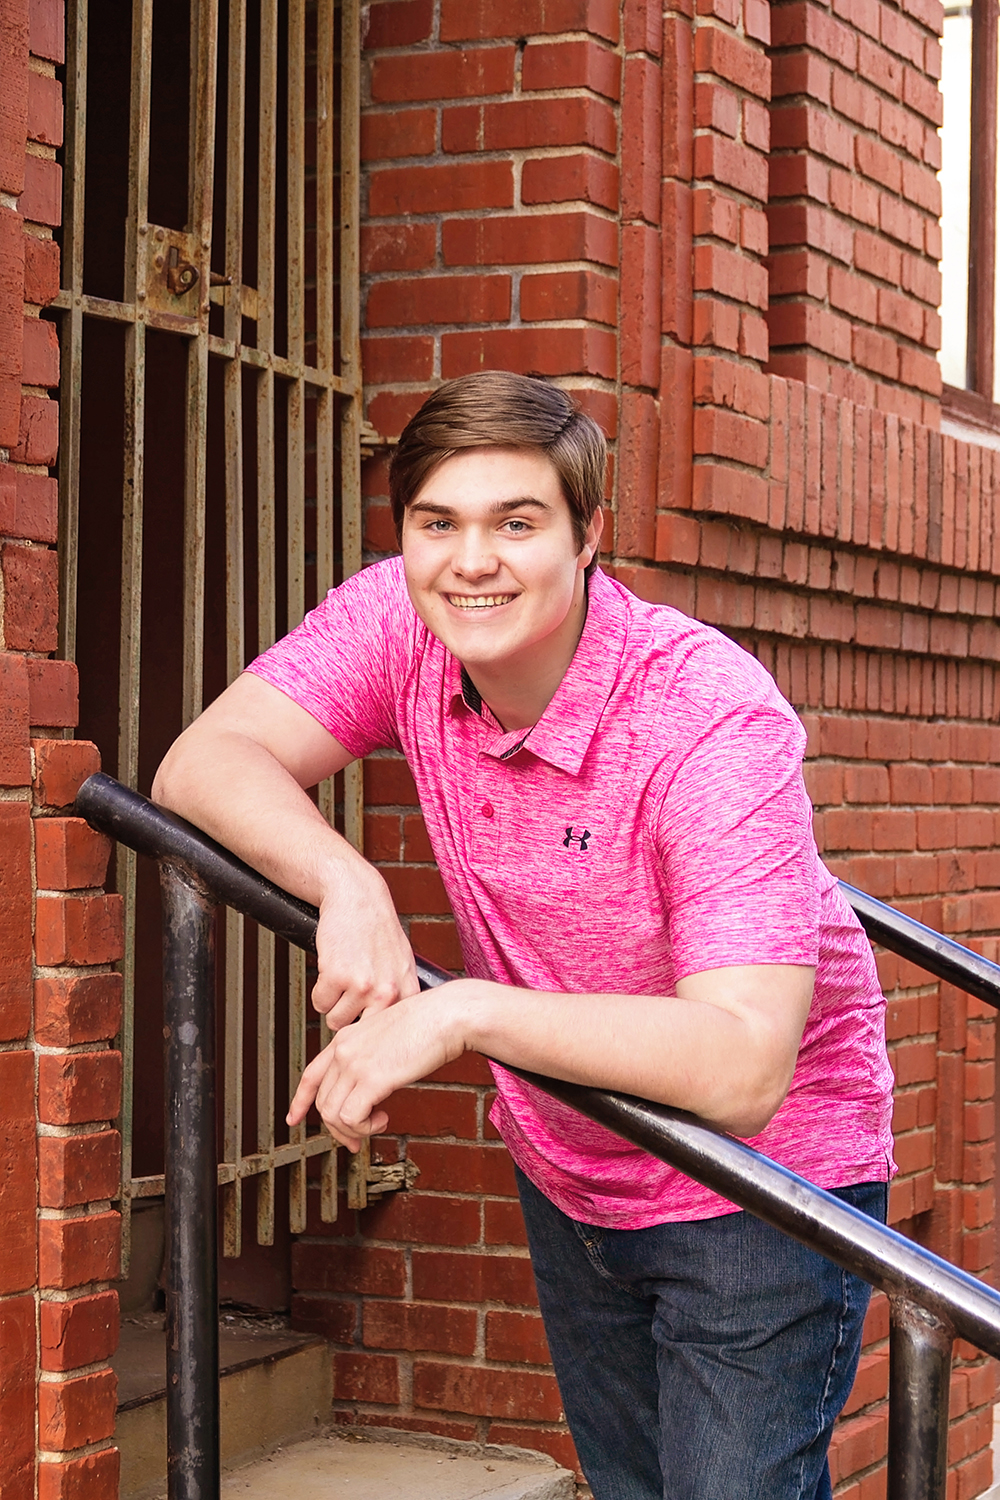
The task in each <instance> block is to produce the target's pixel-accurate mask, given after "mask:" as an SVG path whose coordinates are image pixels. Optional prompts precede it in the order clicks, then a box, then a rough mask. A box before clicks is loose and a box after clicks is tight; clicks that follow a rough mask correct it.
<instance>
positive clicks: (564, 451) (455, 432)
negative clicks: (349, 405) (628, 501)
mask: <svg viewBox="0 0 1000 1500" xmlns="http://www.w3.org/2000/svg"><path fill="white" fill-rule="evenodd" d="M464 448H527V449H533V450H534V451H535V452H538V453H543V454H544V455H545V457H546V458H547V459H549V460H550V462H551V463H552V465H553V467H554V468H555V470H556V473H557V474H558V475H559V480H560V483H561V485H562V491H563V495H564V496H565V498H566V503H567V505H568V506H569V510H570V518H571V520H572V523H573V535H574V536H575V537H576V541H577V545H578V546H579V547H581V548H582V547H583V543H584V538H585V536H586V532H587V527H588V526H589V525H590V522H591V520H592V519H593V516H594V512H595V511H596V510H597V508H598V506H599V505H600V503H601V500H602V499H603V496H604V472H605V467H606V464H607V445H606V443H605V441H604V434H603V433H602V432H601V429H600V428H599V427H598V425H597V423H596V422H595V421H593V420H592V418H590V417H588V416H587V415H586V413H585V412H583V411H581V410H580V407H579V406H578V404H577V403H576V402H575V401H574V400H573V398H572V397H571V396H570V395H568V394H567V392H566V391H563V390H560V388H559V387H558V386H557V385H552V384H551V383H550V382H549V381H547V380H543V379H541V378H540V377H538V376H535V375H513V374H511V373H509V372H508V371H506V370H479V371H477V372H476V373H475V374H474V375H460V376H459V377H458V379H457V380H449V381H447V382H446V383H445V384H444V385H442V386H439V387H438V389H437V390H436V391H435V392H434V394H433V395H431V396H428V398H427V400H426V401H425V402H424V404H423V406H422V407H421V408H420V410H419V411H418V412H416V413H415V415H414V416H412V417H411V418H410V420H409V422H407V424H406V426H405V427H404V429H403V434H402V436H401V438H400V439H399V446H398V447H397V449H396V451H395V453H394V454H393V456H392V462H391V463H390V465H389V498H390V500H391V501H392V518H393V520H394V521H395V523H396V533H397V535H401V534H402V530H403V515H404V513H405V511H406V507H407V506H408V505H409V504H410V502H411V501H412V500H413V499H414V498H415V496H416V494H417V492H418V491H419V490H420V489H421V487H422V486H423V484H424V482H425V480H426V479H427V477H428V476H429V475H430V474H431V473H432V472H433V470H434V469H436V468H437V466H438V464H442V463H444V461H445V459H446V458H452V457H453V456H454V455H455V454H456V453H458V452H459V451H460V450H462V449H464ZM595 561H596V560H595ZM594 565H595V563H594V562H591V564H590V567H589V568H588V572H589V571H590V569H592V568H593V567H594Z"/></svg>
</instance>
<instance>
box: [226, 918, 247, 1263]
mask: <svg viewBox="0 0 1000 1500" xmlns="http://www.w3.org/2000/svg"><path fill="white" fill-rule="evenodd" d="M243 926H244V922H243V915H242V913H241V912H238V911H233V909H232V907H227V908H226V1030H225V1037H226V1054H225V1072H224V1075H223V1090H224V1092H223V1123H222V1155H223V1158H224V1161H225V1162H226V1164H227V1165H231V1166H232V1167H233V1175H232V1177H230V1178H227V1185H226V1187H225V1188H224V1190H223V1194H222V1253H223V1255H226V1256H230V1257H236V1256H238V1255H239V1254H240V1252H241V1250H242V1248H243V1190H242V1188H241V1186H240V1176H241V1174H240V1172H239V1170H238V1168H239V1163H240V1162H241V1160H242V1157H243V990H244V962H243Z"/></svg>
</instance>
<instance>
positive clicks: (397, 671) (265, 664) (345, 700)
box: [247, 558, 419, 757]
mask: <svg viewBox="0 0 1000 1500" xmlns="http://www.w3.org/2000/svg"><path fill="white" fill-rule="evenodd" d="M418 626H419V621H418V620H417V616H416V613H415V611H414V609H413V606H412V604H411V603H410V600H409V596H408V594H407V592H406V584H405V581H404V579H403V576H402V568H401V565H400V563H399V559H398V558H392V559H390V560H388V561H387V562H383V563H376V564H375V565H374V566H373V567H370V568H365V569H364V570H363V571H362V572H360V573H356V574H355V575H354V576H353V577H352V578H349V579H348V580H347V581H346V582H345V583H342V584H341V585H340V587H339V588H336V589H332V590H331V591H330V593H329V594H327V596H326V598H325V599H324V600H323V602H322V603H321V604H319V605H317V607H316V608H315V609H314V610H312V611H310V613H309V614H307V615H306V617H305V619H304V620H303V621H302V624H301V625H299V626H297V627H296V629H295V630H293V631H291V633H290V634H289V635H286V636H285V637H284V638H283V639H282V640H280V641H278V642H277V643H276V644H275V645H274V646H272V647H271V648H270V650H269V651H265V652H264V653H263V655H262V656H258V657H257V659H256V661H253V662H251V663H250V665H249V667H248V668H247V671H248V672H252V673H253V674H254V676H255V677H260V678H262V679H263V680H264V681H265V682H269V683H270V684H271V686H272V687H276V688H278V689H280V691H281V692H283V693H285V694H286V695H287V696H288V697H289V698H291V699H292V700H293V702H295V703H297V704H299V706H300V707H301V708H304V709H306V711H307V712H308V713H311V714H312V716H313V718H314V719H316V720H317V721H318V722H319V723H320V724H322V726H323V728H324V729H326V730H328V731H329V732H330V734H332V735H333V736H334V738H335V739H338V740H339V741H340V743H341V744H342V745H344V746H345V748H346V749H348V750H350V752H351V753H352V755H356V756H358V757H360V756H362V755H367V754H369V752H370V751H372V750H378V749H388V748H392V749H399V730H398V727H397V719H396V704H397V702H398V699H399V688H400V684H401V683H402V681H403V679H404V678H405V675H406V672H407V669H408V663H409V661H410V660H411V659H412V649H413V643H414V636H415V632H416V630H417V628H418Z"/></svg>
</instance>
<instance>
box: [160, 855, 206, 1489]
mask: <svg viewBox="0 0 1000 1500" xmlns="http://www.w3.org/2000/svg"><path fill="white" fill-rule="evenodd" d="M160 879H161V886H162V891H163V912H164V923H163V992H164V1032H165V1035H166V1048H165V1054H166V1057H165V1062H166V1154H165V1166H166V1172H165V1177H166V1324H167V1493H168V1496H169V1500H215V1497H217V1496H218V1494H219V1296H218V1271H217V1264H218V1263H217V1260H216V1248H215V1247H216V1207H215V1205H216V1168H215V1015H214V1003H213V997H214V993H215V974H214V970H215V963H214V951H213V949H214V944H213V933H214V922H213V903H212V899H211V897H210V896H209V895H208V894H207V892H206V891H205V889H204V888H203V887H202V886H201V884H200V883H198V882H197V881H196V880H194V879H193V878H192V877H191V875H190V873H189V872H188V871H185V870H182V869H180V868H178V867H176V866H173V865H169V864H164V865H162V866H161V869H160Z"/></svg>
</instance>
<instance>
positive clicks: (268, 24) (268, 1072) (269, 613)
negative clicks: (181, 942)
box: [257, 0, 278, 1245]
mask: <svg viewBox="0 0 1000 1500" xmlns="http://www.w3.org/2000/svg"><path fill="white" fill-rule="evenodd" d="M260 26H261V47H260V96H259V97H260V130H259V137H258V140H259V144H258V154H257V309H258V316H257V344H258V347H259V348H260V349H261V350H263V351H265V352H267V353H271V352H272V351H273V346H274V216H275V181H274V179H275V172H276V169H277V140H276V130H277V120H276V110H277V90H278V73H277V68H278V56H277V44H278V39H277V6H276V3H275V0H265V4H264V5H263V6H262V8H261V16H260ZM274 507H275V497H274V374H273V371H272V370H270V369H265V370H261V372H260V373H259V375H258V376H257V650H258V651H266V650H267V648H268V647H269V646H271V645H273V644H274V638H275V634H276V619H277V615H276V600H275V556H276V549H277V536H276V529H275V508H274ZM275 1010H276V1008H275V953H274V934H273V933H271V932H269V931H268V930H267V928H266V927H261V928H259V929H258V931H257V1149H258V1151H265V1152H271V1151H272V1150H273V1146H274V1045H275V1035H274V1030H275ZM257 1243H258V1244H259V1245H272V1244H273V1243H274V1167H273V1166H270V1167H268V1169H267V1170H266V1171H265V1172H264V1174H263V1176H261V1177H260V1178H259V1179H258V1182H257Z"/></svg>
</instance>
